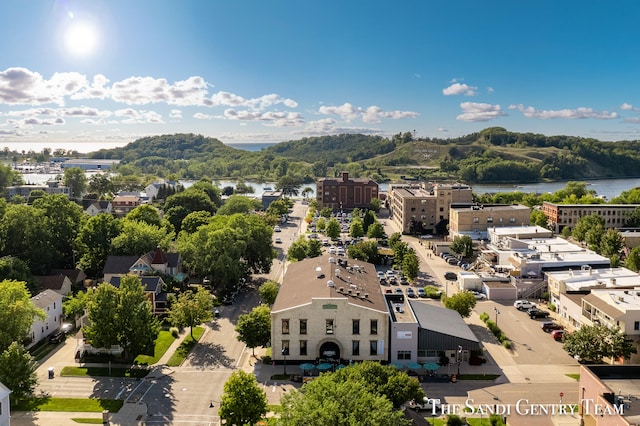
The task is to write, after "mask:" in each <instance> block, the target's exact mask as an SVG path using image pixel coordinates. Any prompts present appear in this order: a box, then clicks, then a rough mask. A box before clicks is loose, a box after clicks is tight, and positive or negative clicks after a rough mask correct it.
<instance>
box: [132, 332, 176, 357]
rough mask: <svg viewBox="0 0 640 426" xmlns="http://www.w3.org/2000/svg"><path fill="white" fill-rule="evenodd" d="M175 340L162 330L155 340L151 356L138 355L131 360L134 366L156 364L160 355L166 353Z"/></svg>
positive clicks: (169, 333)
mask: <svg viewBox="0 0 640 426" xmlns="http://www.w3.org/2000/svg"><path fill="white" fill-rule="evenodd" d="M174 340H176V338H175V337H173V336H172V335H171V332H170V331H166V330H162V331H160V334H158V338H157V339H156V346H155V349H154V350H153V356H150V355H138V356H137V357H136V359H135V360H133V363H134V364H141V365H153V364H155V363H157V362H158V361H159V360H160V358H162V355H164V353H165V352H167V349H169V346H171V344H172V343H173V341H174Z"/></svg>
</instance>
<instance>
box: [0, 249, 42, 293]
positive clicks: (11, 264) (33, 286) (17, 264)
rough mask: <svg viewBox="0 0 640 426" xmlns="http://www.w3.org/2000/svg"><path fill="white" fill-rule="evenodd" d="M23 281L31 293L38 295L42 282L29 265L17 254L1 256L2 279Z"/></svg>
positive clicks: (0, 278) (0, 273)
mask: <svg viewBox="0 0 640 426" xmlns="http://www.w3.org/2000/svg"><path fill="white" fill-rule="evenodd" d="M4 280H10V281H23V282H24V283H26V286H27V290H28V291H29V294H33V295H36V294H38V292H39V290H40V283H39V282H37V280H36V279H35V278H34V277H33V275H32V274H31V270H30V269H29V265H28V264H27V262H25V261H24V260H22V259H18V258H17V257H15V256H4V257H2V258H0V281H4Z"/></svg>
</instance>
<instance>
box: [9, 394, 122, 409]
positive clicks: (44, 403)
mask: <svg viewBox="0 0 640 426" xmlns="http://www.w3.org/2000/svg"><path fill="white" fill-rule="evenodd" d="M123 405H124V401H122V400H115V399H93V398H50V397H44V398H31V399H27V400H22V401H19V402H18V403H17V404H16V405H15V407H14V408H13V410H14V411H61V412H84V413H102V411H104V410H109V412H110V413H117V412H118V411H120V409H121V408H122V406H123Z"/></svg>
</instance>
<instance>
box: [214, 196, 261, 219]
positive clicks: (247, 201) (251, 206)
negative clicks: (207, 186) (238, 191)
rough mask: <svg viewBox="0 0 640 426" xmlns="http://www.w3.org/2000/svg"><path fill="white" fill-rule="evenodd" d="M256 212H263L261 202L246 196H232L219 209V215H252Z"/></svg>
mask: <svg viewBox="0 0 640 426" xmlns="http://www.w3.org/2000/svg"><path fill="white" fill-rule="evenodd" d="M256 210H262V203H261V202H260V201H258V200H256V199H255V198H249V197H247V196H244V195H232V196H231V197H229V198H228V199H227V201H225V203H224V204H223V205H222V207H220V208H219V209H218V212H217V214H224V215H232V214H236V213H251V212H254V211H256Z"/></svg>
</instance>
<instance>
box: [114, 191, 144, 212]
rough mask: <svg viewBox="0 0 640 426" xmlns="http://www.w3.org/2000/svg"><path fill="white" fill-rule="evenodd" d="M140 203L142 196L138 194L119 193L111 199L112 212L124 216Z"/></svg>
mask: <svg viewBox="0 0 640 426" xmlns="http://www.w3.org/2000/svg"><path fill="white" fill-rule="evenodd" d="M140 204H142V198H141V197H140V195H132V194H128V195H120V194H119V195H116V196H115V197H113V200H111V206H112V211H113V214H114V215H116V216H120V217H124V216H126V215H127V213H129V212H130V211H131V210H133V209H135V208H136V207H138V206H139V205H140Z"/></svg>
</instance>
